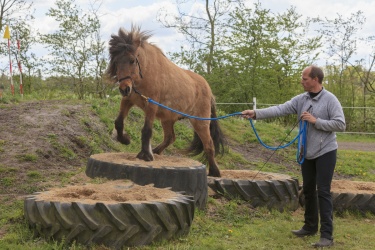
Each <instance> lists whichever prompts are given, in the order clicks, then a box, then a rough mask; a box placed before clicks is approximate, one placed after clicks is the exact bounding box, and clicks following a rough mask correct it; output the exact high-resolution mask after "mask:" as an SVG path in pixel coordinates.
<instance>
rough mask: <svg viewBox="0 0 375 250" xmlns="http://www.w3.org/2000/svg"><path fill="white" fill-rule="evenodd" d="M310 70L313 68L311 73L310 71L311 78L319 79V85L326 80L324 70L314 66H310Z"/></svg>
mask: <svg viewBox="0 0 375 250" xmlns="http://www.w3.org/2000/svg"><path fill="white" fill-rule="evenodd" d="M310 68H311V71H310V74H309V77H311V78H315V77H318V81H319V83H323V78H324V73H323V70H322V69H321V68H319V67H317V66H314V65H312V66H310Z"/></svg>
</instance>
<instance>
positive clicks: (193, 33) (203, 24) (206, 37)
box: [157, 0, 235, 75]
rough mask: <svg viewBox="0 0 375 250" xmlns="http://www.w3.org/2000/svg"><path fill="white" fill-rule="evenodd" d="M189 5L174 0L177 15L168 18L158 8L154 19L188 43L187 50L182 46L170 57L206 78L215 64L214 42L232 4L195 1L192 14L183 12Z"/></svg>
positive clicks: (229, 1)
mask: <svg viewBox="0 0 375 250" xmlns="http://www.w3.org/2000/svg"><path fill="white" fill-rule="evenodd" d="M191 2H193V1H186V0H176V6H177V9H178V14H177V15H174V16H172V17H171V14H170V13H167V12H166V11H165V10H163V9H162V10H160V11H159V13H158V18H157V19H158V21H159V22H161V23H162V24H163V25H164V27H167V28H174V29H177V30H178V31H179V32H180V33H181V34H183V35H184V36H185V39H186V40H187V42H188V44H189V47H182V48H181V52H177V53H174V54H173V55H172V58H173V59H174V60H175V61H177V63H179V64H181V65H187V66H188V67H189V68H190V69H192V70H194V71H196V72H198V73H201V74H208V75H209V74H211V72H212V69H213V67H214V64H215V62H214V60H215V53H216V52H217V50H218V48H217V47H218V45H217V44H218V41H219V40H220V37H221V36H222V34H223V33H224V32H225V30H224V29H225V26H224V25H223V23H224V22H223V20H224V18H225V17H226V16H227V15H228V13H229V10H230V8H231V7H232V6H231V4H232V3H234V2H235V1H232V0H213V1H209V0H204V1H196V2H194V3H196V4H195V8H194V10H195V12H194V13H185V11H183V9H184V7H186V5H188V4H190V3H191ZM202 62H203V63H202Z"/></svg>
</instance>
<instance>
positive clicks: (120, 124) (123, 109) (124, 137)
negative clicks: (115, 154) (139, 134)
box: [115, 98, 133, 145]
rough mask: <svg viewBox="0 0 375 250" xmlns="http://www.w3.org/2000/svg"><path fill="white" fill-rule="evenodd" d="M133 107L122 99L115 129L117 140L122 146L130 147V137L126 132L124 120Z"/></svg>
mask: <svg viewBox="0 0 375 250" xmlns="http://www.w3.org/2000/svg"><path fill="white" fill-rule="evenodd" d="M132 106H133V104H132V103H130V102H129V100H127V99H126V98H122V100H121V104H120V112H119V114H118V116H117V118H116V120H115V128H116V131H117V140H118V141H119V142H121V143H122V144H125V145H129V144H130V137H129V135H128V134H126V133H125V132H124V119H125V118H126V117H127V116H128V113H129V110H130V108H131V107H132Z"/></svg>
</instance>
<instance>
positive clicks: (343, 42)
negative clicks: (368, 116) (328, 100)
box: [320, 11, 366, 129]
mask: <svg viewBox="0 0 375 250" xmlns="http://www.w3.org/2000/svg"><path fill="white" fill-rule="evenodd" d="M365 20H366V18H365V17H364V15H363V12H362V11H358V12H356V13H352V14H351V15H350V16H349V17H348V18H344V17H343V16H342V15H340V14H337V17H336V18H334V19H328V18H326V19H325V20H323V21H321V24H322V25H323V27H324V28H323V29H322V30H321V31H320V32H321V33H322V34H323V36H324V39H325V44H326V45H327V54H328V55H329V56H330V59H331V60H332V64H333V65H331V66H330V67H328V65H327V68H330V76H329V79H330V80H331V81H330V85H329V86H328V88H329V89H330V90H331V91H333V92H336V93H337V97H338V99H339V100H340V101H341V103H342V104H343V106H351V107H354V106H356V104H357V103H358V101H357V98H358V97H357V96H358V95H357V92H358V91H357V89H358V87H360V83H359V81H356V78H354V77H353V75H354V72H353V69H355V68H353V67H352V66H353V63H352V62H353V61H354V56H355V54H356V53H357V44H358V40H359V37H358V33H359V31H360V30H361V28H362V25H363V24H364V22H365ZM354 112H355V111H354V109H349V110H345V119H346V121H347V124H351V121H352V120H354V119H356V118H355V113H354ZM347 128H348V129H351V128H350V125H349V126H348V127H347Z"/></svg>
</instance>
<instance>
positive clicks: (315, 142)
mask: <svg viewBox="0 0 375 250" xmlns="http://www.w3.org/2000/svg"><path fill="white" fill-rule="evenodd" d="M310 106H311V108H310ZM309 108H310V109H309ZM308 109H309V112H310V113H311V114H312V115H313V116H314V117H316V118H317V120H316V123H315V124H308V126H307V140H306V159H315V158H317V157H319V156H321V155H323V154H325V153H328V152H330V151H332V150H335V149H337V148H338V145H337V141H336V133H335V132H341V131H344V130H345V127H346V124H345V117H344V112H343V110H342V107H341V104H340V102H339V100H338V99H337V98H336V96H335V95H333V94H332V93H331V92H329V91H328V90H325V89H324V88H323V90H322V91H321V92H320V93H319V94H318V95H317V96H315V97H314V98H311V97H310V95H309V93H303V94H300V95H297V96H295V97H293V98H292V99H291V100H290V101H287V102H285V103H284V104H280V105H277V106H273V107H269V108H264V109H257V110H256V111H255V112H256V119H266V118H272V117H277V116H285V115H288V114H297V115H298V119H299V117H300V116H301V114H302V112H304V111H307V110H308Z"/></svg>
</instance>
